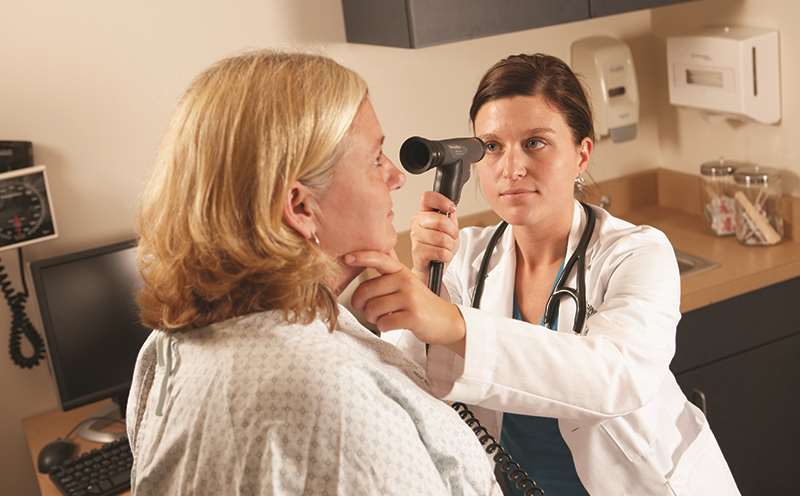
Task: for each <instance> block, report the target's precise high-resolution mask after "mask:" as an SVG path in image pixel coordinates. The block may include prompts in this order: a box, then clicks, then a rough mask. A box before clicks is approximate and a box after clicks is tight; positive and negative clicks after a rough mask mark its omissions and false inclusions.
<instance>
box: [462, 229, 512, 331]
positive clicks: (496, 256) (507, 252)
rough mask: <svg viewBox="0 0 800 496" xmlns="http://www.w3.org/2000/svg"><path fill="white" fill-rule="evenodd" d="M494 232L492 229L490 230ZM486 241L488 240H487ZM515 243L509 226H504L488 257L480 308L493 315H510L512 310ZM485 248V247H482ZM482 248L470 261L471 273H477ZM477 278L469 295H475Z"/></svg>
mask: <svg viewBox="0 0 800 496" xmlns="http://www.w3.org/2000/svg"><path fill="white" fill-rule="evenodd" d="M492 232H494V231H492ZM487 243H488V241H487ZM515 247H516V244H515V242H514V235H513V233H512V230H511V226H508V227H506V230H505V232H503V236H502V237H501V238H500V242H499V243H497V246H496V247H495V249H494V253H493V254H492V257H491V258H490V259H489V267H488V270H487V276H486V282H485V283H484V286H483V296H482V298H481V309H482V310H486V311H487V312H490V313H492V314H494V315H500V316H503V317H512V316H513V311H514V279H515V277H516V275H515V274H516V269H517V255H516V252H515ZM484 249H485V247H484ZM483 253H484V250H480V252H479V253H477V254H476V257H475V259H474V260H473V261H472V270H473V272H472V273H473V274H475V275H476V277H477V274H478V270H479V269H480V266H481V260H482V259H483ZM476 284H477V280H475V281H472V285H471V286H470V288H469V294H470V296H474V295H475V285H476Z"/></svg>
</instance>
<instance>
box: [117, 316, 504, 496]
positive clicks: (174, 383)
mask: <svg viewBox="0 0 800 496" xmlns="http://www.w3.org/2000/svg"><path fill="white" fill-rule="evenodd" d="M167 372H168V373H167ZM427 390H428V383H427V379H426V377H425V372H424V370H422V369H421V368H420V367H419V366H417V365H416V364H415V363H413V362H411V361H410V360H408V359H406V358H405V357H404V355H403V354H402V353H401V352H400V351H399V350H398V349H396V348H395V347H394V346H392V345H391V344H389V343H386V342H384V341H381V340H380V339H378V338H377V337H375V336H374V335H373V334H372V333H370V332H369V331H368V330H367V329H365V328H364V327H363V326H361V325H360V324H359V323H358V321H357V320H356V319H355V318H354V317H353V316H352V315H351V314H350V313H349V312H348V311H347V309H345V308H344V307H341V306H340V317H339V321H338V326H337V330H336V331H335V332H333V333H331V332H329V331H328V329H327V327H326V326H325V325H324V324H323V323H322V322H321V321H315V322H313V323H311V324H310V325H289V324H286V323H285V322H283V321H282V320H281V319H280V314H278V313H277V312H265V313H258V314H251V315H247V316H243V317H238V318H235V319H231V320H228V321H225V322H221V323H218V324H213V325H211V326H209V327H207V328H203V329H197V330H192V331H188V332H181V333H170V334H166V333H163V332H160V331H154V332H153V333H152V334H151V335H150V337H149V338H148V340H147V342H146V343H145V344H144V346H143V347H142V350H141V351H140V353H139V358H138V360H137V363H136V370H135V372H134V378H133V384H132V386H131V393H130V398H129V401H128V410H127V423H128V436H129V439H130V442H131V446H132V449H133V453H134V467H133V473H132V476H131V477H132V485H133V493H134V494H137V495H183V494H192V495H206V494H208V495H242V496H245V495H267V494H274V495H299V494H313V495H333V494H340V495H362V494H363V495H372V494H376V495H403V496H409V495H427V494H432V495H442V494H448V495H451V494H452V495H456V494H457V495H462V494H463V495H484V494H491V495H500V494H501V493H500V490H499V489H498V487H497V485H496V483H495V480H494V477H493V474H492V469H491V467H490V465H489V462H488V460H487V458H486V456H485V454H484V452H483V450H482V448H481V446H480V444H479V443H478V441H477V439H476V437H475V436H474V434H473V433H472V432H471V431H470V430H469V428H468V427H467V426H466V425H465V424H464V423H463V421H462V420H461V419H460V418H459V417H458V415H457V414H456V413H455V412H454V411H453V410H452V409H451V408H450V407H449V406H447V405H446V404H444V403H442V402H441V401H439V400H437V399H435V398H434V397H432V396H431V395H430V394H428V392H427Z"/></svg>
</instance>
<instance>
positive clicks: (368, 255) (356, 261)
mask: <svg viewBox="0 0 800 496" xmlns="http://www.w3.org/2000/svg"><path fill="white" fill-rule="evenodd" d="M344 263H346V264H347V265H350V266H351V267H364V268H365V269H375V270H377V271H378V272H380V273H381V274H394V273H396V272H401V271H403V269H406V266H405V265H403V263H402V262H401V261H400V260H399V259H398V258H397V254H396V253H394V250H392V251H391V252H390V253H384V252H381V251H375V250H361V251H353V252H350V253H348V254H346V255H345V256H344Z"/></svg>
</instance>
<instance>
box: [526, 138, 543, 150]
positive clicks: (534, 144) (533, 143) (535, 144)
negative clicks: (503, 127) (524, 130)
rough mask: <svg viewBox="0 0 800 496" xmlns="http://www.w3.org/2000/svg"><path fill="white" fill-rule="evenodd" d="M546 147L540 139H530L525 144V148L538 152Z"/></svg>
mask: <svg viewBox="0 0 800 496" xmlns="http://www.w3.org/2000/svg"><path fill="white" fill-rule="evenodd" d="M544 145H545V142H544V141H542V140H540V139H539V138H529V139H528V141H526V142H525V146H526V147H527V148H532V149H534V150H537V149H539V148H541V147H543V146H544Z"/></svg>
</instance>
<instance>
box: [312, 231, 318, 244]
mask: <svg viewBox="0 0 800 496" xmlns="http://www.w3.org/2000/svg"><path fill="white" fill-rule="evenodd" d="M311 236H313V237H314V243H316V244H317V246H319V238H318V237H317V233H312V234H311Z"/></svg>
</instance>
